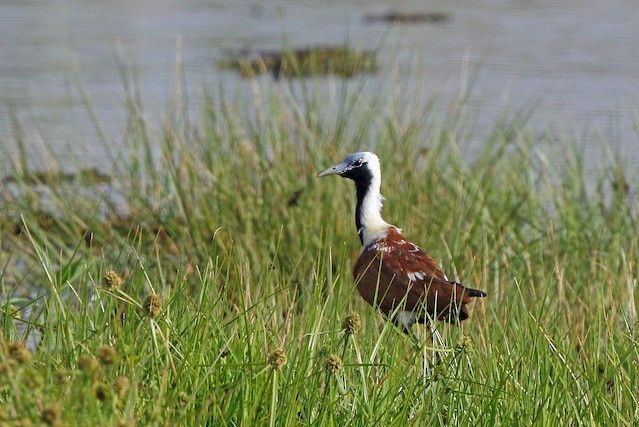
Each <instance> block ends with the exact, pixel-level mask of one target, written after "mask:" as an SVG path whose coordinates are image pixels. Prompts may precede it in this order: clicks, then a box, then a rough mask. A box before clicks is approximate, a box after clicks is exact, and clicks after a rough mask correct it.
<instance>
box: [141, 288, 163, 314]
mask: <svg viewBox="0 0 639 427" xmlns="http://www.w3.org/2000/svg"><path fill="white" fill-rule="evenodd" d="M144 309H145V310H146V314H148V315H149V317H151V318H154V317H157V316H158V315H159V314H160V312H161V311H162V295H160V294H150V295H149V296H148V297H147V298H146V301H145V302H144Z"/></svg>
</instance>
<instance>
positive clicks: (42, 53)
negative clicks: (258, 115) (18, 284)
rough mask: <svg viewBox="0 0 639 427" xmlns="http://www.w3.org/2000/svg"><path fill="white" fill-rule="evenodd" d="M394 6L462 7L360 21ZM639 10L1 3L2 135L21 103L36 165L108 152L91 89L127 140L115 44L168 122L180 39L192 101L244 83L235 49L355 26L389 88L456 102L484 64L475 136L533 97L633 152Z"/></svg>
mask: <svg viewBox="0 0 639 427" xmlns="http://www.w3.org/2000/svg"><path fill="white" fill-rule="evenodd" d="M390 10H399V11H405V12H442V13H446V14H448V15H449V16H450V19H449V20H448V21H446V22H443V23H440V24H423V25H422V24H414V25H397V26H393V27H389V25H387V24H384V23H378V22H376V23H370V22H367V21H366V20H365V19H364V17H365V16H366V15H369V14H372V13H381V12H387V11H390ZM637 22H639V4H637V2H636V1H629V0H625V1H624V0H617V1H609V2H600V1H594V0H580V1H563V2H555V1H541V0H530V1H506V0H478V1H473V2H450V1H430V2H423V1H380V0H372V1H354V0H340V1H326V0H307V1H237V0H223V1H213V2H211V1H202V0H199V1H198V0H180V1H176V0H160V1H157V0H154V1H139V2H129V1H126V2H125V1H121V0H110V1H72V0H56V1H45V0H42V1H29V2H24V1H4V2H2V3H1V4H0V101H1V102H0V143H2V145H3V147H6V145H7V142H11V141H13V140H14V138H15V129H14V127H13V125H12V120H11V118H10V117H11V116H10V112H13V113H15V115H16V116H17V117H18V119H19V121H20V123H21V124H22V127H23V132H24V138H25V140H26V142H27V146H28V148H29V150H30V154H29V156H30V158H31V160H32V161H33V163H34V164H36V165H40V166H43V167H47V165H46V157H44V156H43V155H42V152H43V150H42V145H43V144H49V145H51V146H52V147H53V149H54V150H55V151H57V152H63V153H65V155H69V157H73V156H75V157H77V158H78V159H80V160H81V161H82V162H84V163H85V164H97V165H100V164H102V158H103V156H104V153H103V152H102V150H101V149H100V144H99V139H98V136H97V134H96V132H95V129H94V128H93V126H92V124H91V121H90V120H89V115H88V113H87V108H86V106H85V104H84V101H83V98H82V96H81V93H80V90H79V87H80V86H82V87H84V88H86V91H87V93H88V94H89V96H90V99H91V102H92V104H93V107H94V109H95V111H96V112H97V115H98V118H99V121H100V123H101V124H102V126H103V127H104V129H105V130H106V132H107V134H108V135H109V137H110V138H111V139H112V140H113V141H114V143H117V142H118V141H120V140H121V139H122V135H123V132H124V127H125V125H126V122H125V113H126V110H125V106H124V91H123V85H122V81H121V78H120V76H119V73H118V61H117V60H116V56H117V54H118V52H120V53H122V55H123V57H124V58H126V61H127V62H128V64H127V65H128V66H129V67H131V68H132V69H135V70H136V73H137V74H138V78H139V82H140V87H141V92H142V96H143V99H144V101H145V103H146V105H147V114H148V116H149V119H150V121H151V123H152V124H158V125H159V123H160V122H161V118H162V117H163V115H164V114H165V112H166V108H167V104H168V101H169V99H170V98H171V96H172V93H173V90H174V87H175V82H176V78H175V62H176V52H177V48H176V46H177V45H178V40H179V44H180V46H181V47H180V49H179V53H180V56H181V59H182V61H183V65H184V70H185V75H186V82H187V93H188V94H189V99H190V100H191V102H192V103H193V104H194V105H195V103H196V99H197V98H198V97H199V95H200V94H201V93H202V92H203V91H204V90H210V91H216V90H217V88H218V87H219V84H220V82H221V83H222V84H224V85H225V86H227V87H229V88H231V89H232V90H234V89H239V90H240V91H241V90H244V89H247V90H248V88H249V84H250V83H249V82H247V81H243V80H241V79H240V78H239V77H238V76H237V75H236V74H234V73H233V72H230V71H222V70H219V69H217V68H216V66H215V64H216V61H217V60H218V59H219V58H221V57H222V56H224V55H225V53H226V52H228V51H229V50H234V49H243V48H249V49H269V48H280V47H282V46H293V47H297V46H310V45H327V44H329V45H330V44H342V43H343V42H344V41H345V40H347V41H348V43H349V44H350V45H352V46H354V47H359V48H375V47H377V46H378V45H379V44H380V41H381V40H383V44H382V48H381V51H380V55H379V63H380V66H381V72H380V73H379V74H378V75H377V76H375V77H374V78H373V80H374V81H376V83H380V84H382V86H385V87H388V88H389V89H388V90H389V91H391V90H392V88H393V87H394V82H395V81H396V80H397V79H398V75H400V76H401V80H403V81H404V84H406V85H408V86H409V87H411V85H414V86H415V87H417V86H420V85H421V86H423V90H421V91H419V92H418V94H419V95H418V96H420V97H421V98H423V102H424V103H425V102H428V101H430V100H433V99H436V100H439V101H440V102H441V106H442V107H441V108H442V109H444V108H445V107H444V106H445V105H447V104H448V103H450V102H451V101H452V100H454V99H455V98H456V97H457V96H458V95H459V93H460V91H462V90H463V88H464V86H465V85H466V84H467V83H468V82H469V80H471V79H470V78H469V77H468V76H470V75H473V76H474V77H473V79H472V81H473V87H472V91H471V96H470V98H469V99H468V100H467V102H466V104H465V108H466V109H467V111H468V112H469V116H470V117H473V120H472V121H471V122H470V125H469V126H470V129H469V132H467V135H468V136H467V137H466V138H468V140H469V143H471V142H473V141H475V142H476V141H478V140H481V138H482V136H483V135H485V134H486V133H488V132H489V131H490V130H491V129H492V128H493V127H494V125H495V123H496V121H497V120H499V118H501V117H502V116H503V115H504V114H506V113H507V112H512V111H515V110H517V109H519V108H523V107H526V106H530V105H534V106H535V109H534V114H533V116H532V118H531V120H530V126H531V127H532V128H533V129H535V130H538V131H539V132H543V131H545V130H547V129H552V130H554V131H557V132H560V133H563V134H570V135H573V136H574V137H575V139H576V142H577V143H578V144H579V145H580V146H581V147H583V148H584V150H585V152H586V153H587V161H588V162H589V163H590V164H591V165H596V164H597V162H598V161H599V158H600V156H601V155H602V153H603V151H605V150H603V148H602V144H603V143H602V141H605V144H603V145H605V146H609V147H612V148H614V149H616V150H620V151H621V152H622V153H623V154H624V156H625V157H626V159H627V160H628V161H629V162H631V163H635V164H636V162H637V160H639V154H638V153H639V150H637V148H638V147H637V145H638V141H637V134H636V132H635V130H634V128H633V122H634V113H635V111H636V106H637V100H638V99H639V49H637V46H639V25H637ZM375 86H376V85H372V86H371V87H375ZM419 101H420V102H421V101H422V100H421V99H420V100H419ZM193 110H195V108H194V109H193ZM7 153H8V152H7V151H5V161H6V154H7ZM43 163H45V164H44V165H43ZM0 167H1V166H0Z"/></svg>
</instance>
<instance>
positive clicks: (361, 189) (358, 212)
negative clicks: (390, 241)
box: [347, 167, 373, 245]
mask: <svg viewBox="0 0 639 427" xmlns="http://www.w3.org/2000/svg"><path fill="white" fill-rule="evenodd" d="M347 178H350V179H352V180H353V181H355V189H356V193H357V206H356V207H355V227H357V234H358V235H359V241H360V242H361V243H362V245H363V244H364V236H363V230H362V228H363V224H362V204H363V203H364V198H365V197H366V195H367V194H368V192H369V191H370V188H371V182H372V181H373V174H372V173H371V171H370V170H369V169H368V168H367V167H360V168H357V169H355V170H353V171H352V173H349V176H347Z"/></svg>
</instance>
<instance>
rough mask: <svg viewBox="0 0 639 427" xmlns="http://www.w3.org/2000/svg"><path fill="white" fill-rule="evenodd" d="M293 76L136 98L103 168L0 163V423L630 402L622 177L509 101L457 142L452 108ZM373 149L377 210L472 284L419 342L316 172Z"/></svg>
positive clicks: (409, 415)
mask: <svg viewBox="0 0 639 427" xmlns="http://www.w3.org/2000/svg"><path fill="white" fill-rule="evenodd" d="M307 89H308V90H307V91H304V95H303V96H300V97H294V96H291V95H290V94H288V92H280V93H274V94H258V96H256V100H255V102H254V103H252V104H250V105H247V104H243V103H235V104H234V103H232V102H230V101H229V100H228V99H219V100H215V101H213V100H208V101H205V102H204V103H203V107H202V112H203V113H202V115H201V119H200V122H199V123H197V125H196V126H193V125H192V124H188V123H187V121H186V120H185V119H184V117H183V116H182V115H181V114H180V113H176V114H174V115H172V116H171V117H170V119H168V120H167V121H166V123H165V124H164V126H163V127H162V128H161V129H160V130H156V131H152V130H150V129H152V128H153V126H151V125H149V124H148V123H147V122H145V120H144V119H143V115H142V114H141V105H140V104H139V102H138V101H136V100H135V98H134V97H131V99H130V100H129V103H128V105H129V110H130V114H129V122H128V126H127V129H128V130H127V134H126V142H127V144H126V145H127V147H129V148H128V151H125V152H122V151H120V152H118V153H115V154H114V157H113V159H112V160H111V161H112V164H113V172H112V173H111V177H110V179H108V180H92V179H90V176H91V174H87V173H84V174H82V175H81V178H79V179H78V180H76V181H74V180H72V179H67V180H62V181H56V182H53V183H50V182H43V180H41V179H39V178H38V177H41V176H43V175H42V174H40V175H38V174H36V173H35V172H33V173H32V172H29V171H28V170H27V169H26V164H25V163H20V162H18V163H17V164H16V165H15V169H16V172H15V174H14V175H13V176H12V177H11V179H9V180H7V181H6V182H5V183H6V185H5V187H4V189H3V192H2V195H1V197H2V200H0V203H1V206H2V209H1V211H0V215H1V217H0V219H1V225H0V244H1V248H2V250H1V252H0V273H1V274H2V275H1V276H0V277H1V279H0V280H1V282H0V285H1V292H2V293H1V295H0V302H2V306H0V320H1V321H2V329H1V331H2V332H1V336H0V342H1V343H2V344H1V345H2V347H1V351H0V354H1V356H0V377H1V378H2V379H1V381H0V420H1V422H4V423H6V424H10V425H13V424H15V423H17V422H22V423H24V425H26V423H27V422H29V421H30V422H33V423H38V422H40V420H43V421H45V422H47V423H49V424H61V423H64V424H68V425H87V424H100V425H115V424H118V425H131V424H133V423H136V422H137V423H138V424H144V425H146V424H156V425H160V424H162V425H196V424H202V423H205V422H208V423H210V424H211V425H227V424H230V425H239V424H241V425H267V424H272V425H294V424H298V425H306V424H314V425H345V424H346V423H352V424H355V425H407V424H410V423H414V422H419V423H422V424H463V425H469V424H480V425H487V424H500V425H513V424H522V425H530V424H533V423H536V424H542V425H568V424H574V425H581V424H588V425H590V424H593V423H594V424H603V423H608V422H609V421H610V420H611V421H612V423H613V424H619V425H627V424H633V423H635V422H637V419H638V417H639V413H638V411H639V409H637V408H639V405H638V399H639V396H638V394H637V384H639V378H638V377H639V375H638V368H639V367H638V366H637V364H638V362H637V361H638V360H639V347H638V345H637V336H636V326H637V325H636V310H635V308H634V304H635V302H636V296H635V295H634V289H635V287H636V278H637V263H638V260H639V247H638V246H639V243H638V240H637V235H638V231H639V230H638V221H637V202H636V200H635V199H633V198H632V194H634V193H633V192H634V191H636V190H635V189H636V188H637V187H636V185H637V182H636V176H634V177H633V176H625V175H624V172H623V168H622V167H621V165H619V164H617V163H614V162H609V163H607V164H606V165H604V167H603V168H602V170H603V172H602V173H601V176H599V177H589V180H590V182H591V183H592V184H593V185H591V186H590V187H589V186H588V185H587V182H586V179H585V177H584V174H583V165H582V163H581V161H580V159H579V156H578V155H576V153H575V152H574V151H570V150H568V151H567V152H568V154H566V155H565V159H564V161H563V162H561V163H562V165H563V166H562V168H555V167H551V166H549V163H547V162H546V161H545V160H544V159H545V158H544V156H543V155H542V154H540V153H539V152H538V151H537V150H536V149H535V148H534V147H535V145H534V144H533V141H532V140H531V138H530V136H529V135H528V134H527V133H526V132H525V131H523V130H522V129H520V128H519V127H518V126H516V125H514V124H512V123H507V124H503V125H498V126H496V128H495V132H494V133H493V134H492V135H491V136H490V137H489V138H488V139H487V140H486V141H485V144H484V148H483V149H482V150H481V151H480V152H479V153H477V154H476V155H474V156H473V157H472V159H471V160H464V156H463V155H462V154H461V152H462V151H463V146H464V142H465V141H464V140H463V139H460V138H459V137H458V135H460V133H459V129H458V125H457V122H455V121H454V120H441V122H440V123H433V121H432V120H429V117H432V116H431V115H430V114H429V113H425V112H423V111H418V110H404V109H401V108H393V105H388V104H393V102H391V101H388V104H386V103H384V102H379V103H378V102H366V103H363V102H361V101H362V99H361V98H360V97H359V96H358V93H357V91H356V90H355V91H352V90H343V91H340V93H339V94H338V96H337V97H336V98H335V99H332V100H331V99H329V98H330V96H323V95H320V94H318V93H315V92H314V90H313V88H312V87H311V88H307ZM322 105H334V106H335V108H331V109H330V111H328V112H327V111H326V109H325V108H322V107H321V106H322ZM362 105H367V108H363V107H362ZM399 105H401V104H399ZM370 147H372V148H373V149H374V151H376V152H377V153H378V154H379V156H380V158H381V160H382V168H383V176H384V182H383V186H382V192H383V194H384V195H385V196H386V197H387V201H386V206H385V209H384V214H385V217H386V219H387V220H389V221H390V222H393V223H395V224H397V225H399V226H401V227H402V228H403V229H404V231H405V233H406V235H407V236H408V237H409V238H411V239H412V240H414V241H416V242H418V243H419V244H420V245H421V246H422V247H423V248H425V249H426V250H428V251H429V252H431V253H432V254H433V255H435V256H436V258H438V259H439V260H440V261H441V263H442V264H443V266H444V269H445V270H446V271H448V272H449V276H455V277H459V278H460V279H461V280H463V281H464V282H466V283H468V284H471V285H472V286H473V287H476V288H480V289H484V290H486V291H487V292H488V294H489V297H488V298H487V299H485V300H484V301H481V303H479V304H477V305H476V306H475V307H474V311H473V313H472V317H471V320H469V321H468V322H467V323H465V324H464V326H463V327H462V328H456V327H450V326H447V325H443V324H441V325H438V334H436V335H435V336H434V337H433V338H431V336H430V335H429V334H428V333H426V332H425V331H420V336H421V338H422V340H423V342H424V348H422V349H416V348H415V347H413V346H412V345H411V342H410V340H409V339H407V338H406V337H404V336H403V335H402V334H401V333H399V332H398V331H397V330H396V329H395V328H394V327H393V326H392V325H390V324H388V323H387V322H385V320H384V319H383V318H382V317H381V316H380V315H379V314H377V313H376V312H375V311H374V310H373V309H372V308H370V307H368V306H367V305H365V304H364V303H363V302H362V301H361V300H360V298H359V296H358V295H357V292H356V290H355V289H354V286H353V281H352V278H351V266H352V263H353V261H354V259H355V258H356V256H357V253H358V251H359V247H358V245H359V243H358V240H357V237H356V234H355V230H354V224H353V222H354V221H353V210H354V194H353V193H354V191H353V189H352V188H351V185H350V184H349V183H347V182H344V181H341V180H337V179H334V180H323V181H321V182H320V181H319V180H317V179H315V177H314V175H315V173H316V172H317V171H318V170H320V169H321V168H324V167H326V166H328V165H330V164H333V163H334V162H335V161H337V160H340V159H341V158H342V157H343V156H344V155H345V154H348V153H350V152H352V151H356V150H358V149H361V148H370ZM105 163H106V162H105ZM109 164H111V163H109ZM79 167H81V165H79ZM109 169H110V167H109ZM633 180H634V181H633ZM105 181H106V182H105ZM23 342H24V343H25V344H22V343H23ZM25 345H27V346H28V347H25Z"/></svg>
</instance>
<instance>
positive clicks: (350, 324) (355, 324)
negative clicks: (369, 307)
mask: <svg viewBox="0 0 639 427" xmlns="http://www.w3.org/2000/svg"><path fill="white" fill-rule="evenodd" d="M361 327H362V319H361V318H360V317H359V314H357V313H351V314H349V315H348V316H346V317H345V318H344V321H343V322H342V330H343V331H344V333H345V334H346V335H353V334H355V333H356V332H357V331H359V329H360V328H361Z"/></svg>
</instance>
